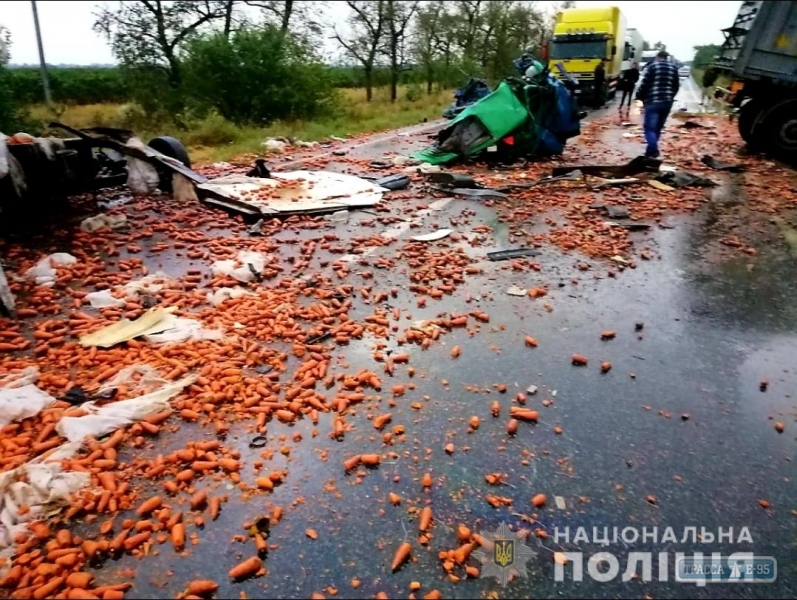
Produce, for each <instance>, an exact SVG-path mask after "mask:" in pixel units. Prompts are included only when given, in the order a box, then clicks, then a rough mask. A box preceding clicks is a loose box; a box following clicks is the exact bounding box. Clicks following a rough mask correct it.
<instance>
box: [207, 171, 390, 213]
mask: <svg viewBox="0 0 797 600" xmlns="http://www.w3.org/2000/svg"><path fill="white" fill-rule="evenodd" d="M197 190H198V192H199V195H200V196H201V198H202V201H203V202H205V203H207V204H211V205H214V206H218V207H221V208H225V209H228V210H232V211H235V212H239V213H243V214H244V215H248V216H253V217H266V216H272V217H273V216H288V215H295V214H320V213H328V212H336V211H339V210H344V209H351V208H365V207H369V206H374V205H375V204H377V203H378V202H379V201H380V200H381V199H382V195H383V194H384V193H385V191H386V190H385V189H384V188H382V187H380V186H378V185H376V184H374V183H372V182H370V181H367V180H366V179H363V178H362V177H355V176H354V175H345V174H342V173H332V172H329V171H286V172H284V173H274V174H272V177H271V179H264V178H255V177H247V176H244V175H229V176H225V177H219V178H217V179H212V180H208V181H206V182H204V183H202V184H200V185H198V186H197Z"/></svg>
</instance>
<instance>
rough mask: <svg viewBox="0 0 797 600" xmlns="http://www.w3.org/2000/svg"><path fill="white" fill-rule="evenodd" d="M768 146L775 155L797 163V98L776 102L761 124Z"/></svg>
mask: <svg viewBox="0 0 797 600" xmlns="http://www.w3.org/2000/svg"><path fill="white" fill-rule="evenodd" d="M761 129H762V133H763V135H764V136H765V140H766V148H767V150H768V151H769V152H771V153H772V155H773V156H776V157H778V158H781V159H783V160H785V161H788V162H791V163H797V98H789V99H787V100H783V101H781V102H778V103H777V104H775V105H774V106H773V107H772V108H771V109H769V110H768V111H767V114H766V117H765V119H764V122H763V123H762V124H761Z"/></svg>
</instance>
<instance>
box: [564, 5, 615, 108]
mask: <svg viewBox="0 0 797 600" xmlns="http://www.w3.org/2000/svg"><path fill="white" fill-rule="evenodd" d="M627 46H629V44H628V43H627V41H626V22H625V16H623V14H622V13H621V12H620V9H619V8H618V7H616V6H609V7H606V8H568V9H565V10H563V11H562V12H560V13H559V14H558V15H557V16H556V25H555V26H554V31H553V40H552V43H551V44H550V48H549V52H548V58H549V62H550V64H551V66H552V67H553V66H554V65H556V64H557V63H562V66H563V67H564V68H565V70H566V71H567V72H568V73H570V74H571V75H573V76H574V77H575V78H576V79H577V80H578V82H579V89H578V91H577V94H578V95H579V98H590V99H594V92H595V86H594V80H595V67H597V66H598V63H599V62H600V59H602V58H605V59H606V65H605V68H606V89H605V90H604V98H607V97H613V96H614V93H615V90H616V88H617V78H618V77H619V75H620V72H621V71H622V68H623V60H624V58H625V56H626V54H627V53H628V48H627ZM552 73H554V74H557V73H558V72H557V70H556V69H553V68H552Z"/></svg>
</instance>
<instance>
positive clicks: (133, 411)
mask: <svg viewBox="0 0 797 600" xmlns="http://www.w3.org/2000/svg"><path fill="white" fill-rule="evenodd" d="M196 379H197V375H189V376H188V377H184V378H183V379H180V380H179V381H175V382H174V383H170V384H167V385H165V386H163V387H162V388H161V389H159V390H156V391H154V392H151V393H149V394H145V395H144V396H139V397H138V398H131V399H130V400H120V401H119V402H114V403H113V404H107V405H105V406H103V407H101V408H100V407H97V406H96V405H95V404H94V403H92V402H87V403H86V404H84V405H83V406H82V408H83V409H84V410H86V411H88V412H89V413H91V414H88V415H85V416H82V417H64V418H62V419H61V420H60V421H58V423H57V424H56V426H55V430H56V431H57V432H58V435H60V436H62V437H65V438H66V439H68V440H69V441H70V442H77V441H82V440H83V439H85V438H86V436H93V437H95V438H98V437H101V436H103V435H106V434H108V433H111V432H113V431H115V430H117V429H119V428H120V427H125V426H127V425H130V424H132V423H136V422H138V421H141V420H143V419H145V418H147V417H148V416H149V415H152V414H154V413H157V412H161V411H165V410H171V404H170V403H169V401H170V400H171V399H172V398H174V397H175V396H176V395H178V394H179V393H180V392H182V391H183V390H184V389H185V388H186V387H188V386H189V385H191V384H192V383H194V381H196Z"/></svg>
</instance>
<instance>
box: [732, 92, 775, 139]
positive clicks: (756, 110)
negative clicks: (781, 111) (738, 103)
mask: <svg viewBox="0 0 797 600" xmlns="http://www.w3.org/2000/svg"><path fill="white" fill-rule="evenodd" d="M767 108H768V107H767V106H766V105H765V103H764V102H763V101H761V100H758V99H756V98H753V99H751V100H750V101H749V102H747V103H746V104H745V105H744V106H742V107H741V108H740V109H739V122H738V127H739V135H741V136H742V139H743V140H744V141H745V142H747V145H748V146H750V148H751V149H753V150H758V149H759V148H760V147H761V146H763V143H764V140H763V138H762V136H761V127H760V125H761V121H762V120H763V117H765V116H766V113H767V112H768V111H767Z"/></svg>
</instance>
